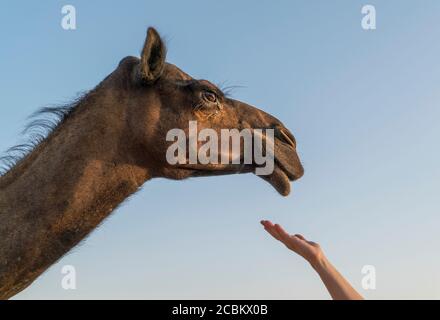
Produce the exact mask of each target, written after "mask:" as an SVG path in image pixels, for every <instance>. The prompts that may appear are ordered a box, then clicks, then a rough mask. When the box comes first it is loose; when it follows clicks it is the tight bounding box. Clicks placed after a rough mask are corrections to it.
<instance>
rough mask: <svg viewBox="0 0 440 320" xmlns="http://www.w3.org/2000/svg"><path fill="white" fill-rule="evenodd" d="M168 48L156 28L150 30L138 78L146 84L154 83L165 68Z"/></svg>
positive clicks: (143, 50)
mask: <svg viewBox="0 0 440 320" xmlns="http://www.w3.org/2000/svg"><path fill="white" fill-rule="evenodd" d="M165 57H166V48H165V44H164V43H163V41H162V39H161V38H160V35H159V33H158V32H157V31H156V30H155V29H154V28H151V27H150V28H148V31H147V39H146V40H145V44H144V48H143V49H142V54H141V62H140V64H139V68H138V76H139V77H140V78H141V79H142V80H143V81H146V82H154V81H156V80H157V79H158V78H159V77H160V76H161V75H162V72H163V70H164V68H165Z"/></svg>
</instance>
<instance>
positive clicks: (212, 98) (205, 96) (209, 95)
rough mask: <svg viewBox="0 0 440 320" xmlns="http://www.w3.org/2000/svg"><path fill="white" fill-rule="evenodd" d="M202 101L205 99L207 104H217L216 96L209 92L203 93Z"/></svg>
mask: <svg viewBox="0 0 440 320" xmlns="http://www.w3.org/2000/svg"><path fill="white" fill-rule="evenodd" d="M202 96H203V99H205V100H206V101H207V102H211V103H216V102H217V95H216V94H215V93H214V92H211V91H204V92H203V94H202Z"/></svg>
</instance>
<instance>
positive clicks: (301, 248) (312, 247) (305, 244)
mask: <svg viewBox="0 0 440 320" xmlns="http://www.w3.org/2000/svg"><path fill="white" fill-rule="evenodd" d="M261 224H262V225H263V226H264V229H265V230H266V231H267V232H268V233H270V234H271V235H272V236H273V237H274V238H275V239H277V240H279V241H281V242H282V243H283V244H284V245H285V246H286V247H287V248H289V249H290V250H292V251H294V252H296V253H297V254H299V255H300V256H302V257H303V258H304V259H306V260H307V261H309V262H310V263H313V262H315V261H316V260H319V259H320V257H321V256H322V250H321V247H320V246H319V244H317V243H316V242H313V241H308V240H307V239H305V238H304V237H303V236H302V235H300V234H295V235H291V234H289V233H287V232H286V231H285V230H284V229H283V228H282V227H281V226H280V225H279V224H273V223H272V222H270V221H268V220H263V221H261Z"/></svg>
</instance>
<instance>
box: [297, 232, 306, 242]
mask: <svg viewBox="0 0 440 320" xmlns="http://www.w3.org/2000/svg"><path fill="white" fill-rule="evenodd" d="M295 237H297V238H300V239H301V240H304V241H307V240H306V238H304V236H303V235H302V234H295Z"/></svg>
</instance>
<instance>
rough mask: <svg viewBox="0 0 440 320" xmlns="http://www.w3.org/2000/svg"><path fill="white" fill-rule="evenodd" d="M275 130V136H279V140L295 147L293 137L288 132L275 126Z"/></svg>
mask: <svg viewBox="0 0 440 320" xmlns="http://www.w3.org/2000/svg"><path fill="white" fill-rule="evenodd" d="M276 131H277V133H278V135H277V138H279V139H280V140H281V141H283V142H284V143H286V144H288V145H289V146H291V147H292V148H296V141H295V138H294V137H293V135H292V134H291V133H290V132H288V131H287V132H286V131H285V130H284V129H283V128H277V129H276Z"/></svg>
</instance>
